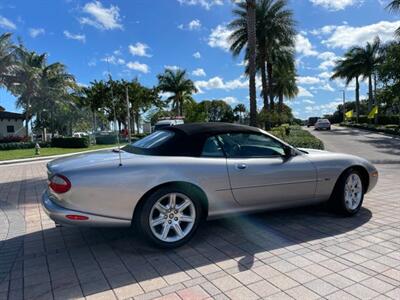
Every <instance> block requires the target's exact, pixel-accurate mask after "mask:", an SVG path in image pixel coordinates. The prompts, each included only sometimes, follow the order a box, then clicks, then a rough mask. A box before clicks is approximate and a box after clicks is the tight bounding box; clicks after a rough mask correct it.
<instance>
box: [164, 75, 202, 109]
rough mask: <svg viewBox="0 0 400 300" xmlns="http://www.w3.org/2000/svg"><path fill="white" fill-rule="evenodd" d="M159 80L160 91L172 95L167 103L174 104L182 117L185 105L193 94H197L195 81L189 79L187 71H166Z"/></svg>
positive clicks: (174, 107)
mask: <svg viewBox="0 0 400 300" xmlns="http://www.w3.org/2000/svg"><path fill="white" fill-rule="evenodd" d="M157 78H158V88H159V90H160V91H162V92H167V93H171V94H172V95H171V96H170V97H168V99H167V102H168V103H172V107H173V110H175V112H176V114H177V115H178V114H179V115H181V116H182V115H183V105H184V103H185V102H186V101H190V99H191V95H192V93H195V92H197V89H196V87H195V85H194V83H193V81H192V80H190V79H189V78H187V76H186V70H180V69H178V70H171V69H166V70H165V71H164V73H163V74H159V75H158V76H157Z"/></svg>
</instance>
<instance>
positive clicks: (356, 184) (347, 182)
mask: <svg viewBox="0 0 400 300" xmlns="http://www.w3.org/2000/svg"><path fill="white" fill-rule="evenodd" d="M361 178H362V177H361V174H360V173H359V172H358V171H356V170H352V169H349V170H348V171H346V172H345V173H344V174H342V176H341V177H340V178H339V180H338V182H337V184H336V186H335V189H334V191H333V193H332V196H331V204H332V206H333V208H334V209H335V210H336V211H337V212H339V213H341V214H343V215H346V216H353V215H355V214H356V213H357V212H358V211H359V210H360V209H361V206H362V203H363V200H364V186H363V182H362V179H361Z"/></svg>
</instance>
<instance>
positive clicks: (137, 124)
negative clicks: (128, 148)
mask: <svg viewBox="0 0 400 300" xmlns="http://www.w3.org/2000/svg"><path fill="white" fill-rule="evenodd" d="M135 119H136V128H137V133H140V130H139V126H140V116H139V112H136V114H135Z"/></svg>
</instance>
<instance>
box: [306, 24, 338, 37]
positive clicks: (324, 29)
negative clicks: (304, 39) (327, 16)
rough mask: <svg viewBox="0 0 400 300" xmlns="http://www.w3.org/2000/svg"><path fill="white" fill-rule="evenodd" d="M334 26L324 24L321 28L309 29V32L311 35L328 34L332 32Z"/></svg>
mask: <svg viewBox="0 0 400 300" xmlns="http://www.w3.org/2000/svg"><path fill="white" fill-rule="evenodd" d="M335 28H336V25H325V26H323V27H321V28H318V29H313V30H311V31H310V33H311V34H312V35H321V34H329V33H332V31H333V30H335Z"/></svg>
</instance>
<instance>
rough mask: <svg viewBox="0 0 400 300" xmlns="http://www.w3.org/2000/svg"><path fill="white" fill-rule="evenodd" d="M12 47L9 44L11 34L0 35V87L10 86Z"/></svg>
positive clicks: (13, 63)
mask: <svg viewBox="0 0 400 300" xmlns="http://www.w3.org/2000/svg"><path fill="white" fill-rule="evenodd" d="M14 49H15V47H14V45H13V44H12V43H11V33H3V34H2V35H0V86H7V85H8V84H10V80H9V79H10V76H11V74H12V71H13V69H14V68H15V56H14Z"/></svg>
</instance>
